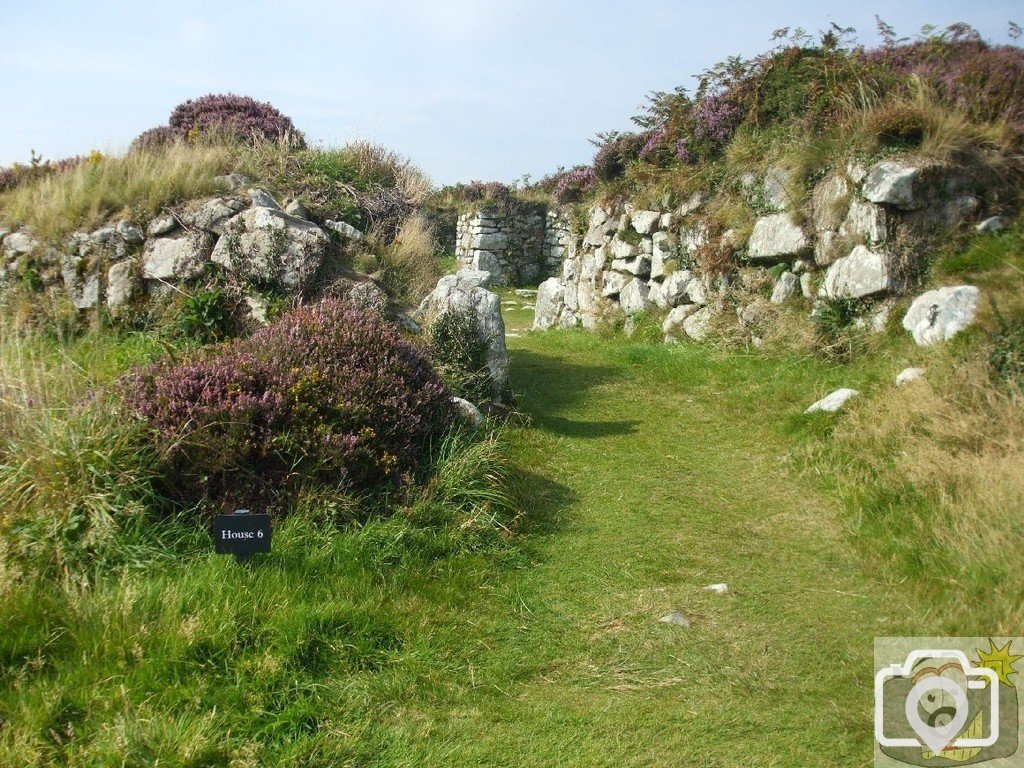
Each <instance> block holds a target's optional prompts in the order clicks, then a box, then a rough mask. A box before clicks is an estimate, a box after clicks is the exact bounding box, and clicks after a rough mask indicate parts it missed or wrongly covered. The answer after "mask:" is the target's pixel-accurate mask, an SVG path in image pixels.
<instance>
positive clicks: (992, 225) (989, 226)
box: [974, 216, 1010, 235]
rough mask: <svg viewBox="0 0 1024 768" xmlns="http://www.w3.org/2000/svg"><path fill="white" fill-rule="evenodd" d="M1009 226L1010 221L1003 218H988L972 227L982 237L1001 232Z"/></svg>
mask: <svg viewBox="0 0 1024 768" xmlns="http://www.w3.org/2000/svg"><path fill="white" fill-rule="evenodd" d="M1009 226H1010V221H1009V219H1007V218H1006V217H1005V216H989V217H988V218H987V219H984V220H983V221H979V222H978V223H977V224H975V225H974V229H975V230H977V231H978V232H980V233H981V234H983V235H991V234H994V233H996V232H1003V231H1004V230H1006V229H1008V228H1009Z"/></svg>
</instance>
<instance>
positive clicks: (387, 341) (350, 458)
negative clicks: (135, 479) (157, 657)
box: [124, 299, 456, 505]
mask: <svg viewBox="0 0 1024 768" xmlns="http://www.w3.org/2000/svg"><path fill="white" fill-rule="evenodd" d="M124 402H125V406H126V408H127V409H128V411H129V412H130V413H131V414H133V415H134V416H135V417H137V418H138V419H141V420H142V421H143V422H144V423H145V424H146V425H147V427H148V434H149V435H150V436H151V439H152V441H153V443H154V444H155V446H156V448H157V449H158V451H159V453H160V455H161V456H163V457H164V458H163V463H164V466H162V468H161V469H162V475H163V477H164V478H166V482H165V489H164V491H165V493H166V494H167V495H168V496H169V497H170V498H172V499H174V500H176V501H179V502H185V503H193V502H196V501H200V500H204V499H205V500H208V501H211V502H214V503H217V504H222V505H230V504H253V503H261V502H262V503H270V502H272V501H274V500H277V501H281V500H285V499H287V498H288V496H289V495H290V493H291V492H293V491H294V490H295V489H296V486H297V485H298V483H299V482H300V481H304V482H312V483H320V482H323V483H339V484H341V485H343V486H345V487H347V488H348V489H350V490H353V491H363V490H367V489H372V488H376V487H381V486H389V485H390V486H393V485H401V484H406V483H408V482H410V481H411V480H412V479H413V478H414V477H415V475H416V472H417V470H418V469H419V468H420V467H421V465H422V462H423V461H424V459H425V458H426V456H427V452H428V449H429V447H430V446H431V444H432V443H434V442H435V441H436V440H438V439H440V438H441V437H442V436H443V435H444V434H445V433H446V431H447V430H448V428H449V426H450V425H451V424H453V423H454V422H455V421H456V414H455V411H454V407H453V404H452V402H451V395H450V393H449V391H448V390H447V388H446V387H445V386H444V384H443V383H442V382H441V380H440V378H439V377H438V375H437V374H436V372H435V371H434V368H433V366H432V364H431V362H430V360H429V358H428V357H427V356H426V354H425V353H424V352H423V351H422V350H420V349H419V348H418V347H416V346H414V345H413V344H411V343H410V342H408V341H406V340H405V339H404V338H402V336H401V335H400V334H399V333H398V331H397V330H396V329H395V328H394V327H393V326H392V325H391V324H389V323H387V322H386V321H384V320H382V319H381V318H379V317H378V316H376V315H374V314H372V313H369V312H367V311H365V310H362V309H360V308H357V307H355V306H353V305H351V304H349V303H347V302H344V301H340V300H333V299H328V300H324V301H322V302H320V303H319V304H315V305H311V306H306V307H302V308H299V309H297V310H294V311H293V312H290V313H288V314H286V315H284V316H282V317H281V318H280V319H279V320H277V321H276V322H274V323H273V324H272V325H270V326H268V327H266V328H264V329H262V330H260V331H258V332H257V333H256V334H254V335H253V336H252V337H250V338H248V339H240V340H235V341H233V342H230V343H228V344H225V345H223V346H220V347H216V348H214V350H213V351H208V352H206V353H200V354H198V355H197V356H195V357H194V358H192V359H190V360H187V361H185V362H182V363H178V364H162V365H156V366H153V367H150V368H147V369H144V370H141V371H138V372H136V373H135V374H134V375H133V377H132V378H131V379H130V380H129V382H128V384H127V385H126V390H125V399H124Z"/></svg>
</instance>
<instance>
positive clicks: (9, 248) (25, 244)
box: [3, 232, 39, 258]
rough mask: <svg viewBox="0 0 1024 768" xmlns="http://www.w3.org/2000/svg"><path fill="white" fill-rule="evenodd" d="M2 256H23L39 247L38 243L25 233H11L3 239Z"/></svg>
mask: <svg viewBox="0 0 1024 768" xmlns="http://www.w3.org/2000/svg"><path fill="white" fill-rule="evenodd" d="M3 245H4V254H5V255H6V256H7V258H13V257H15V256H24V255H25V254H28V253H32V251H34V250H35V249H36V248H38V247H39V241H38V240H36V239H35V238H34V237H32V235H30V234H28V233H27V232H11V233H10V234H9V235H7V236H6V237H5V238H4V243H3Z"/></svg>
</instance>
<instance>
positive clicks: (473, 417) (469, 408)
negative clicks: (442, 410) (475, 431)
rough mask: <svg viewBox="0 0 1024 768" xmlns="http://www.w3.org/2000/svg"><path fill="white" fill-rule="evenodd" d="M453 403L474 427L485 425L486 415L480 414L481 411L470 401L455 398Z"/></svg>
mask: <svg viewBox="0 0 1024 768" xmlns="http://www.w3.org/2000/svg"><path fill="white" fill-rule="evenodd" d="M452 402H453V403H455V405H457V406H458V407H459V412H460V413H461V414H462V415H463V416H464V417H465V418H466V420H467V421H469V423H470V424H472V425H473V426H474V427H479V426H480V425H481V424H483V423H484V415H483V414H482V413H480V409H479V408H477V407H476V406H475V405H473V404H472V403H471V402H469V400H466V399H465V398H464V397H453V398H452Z"/></svg>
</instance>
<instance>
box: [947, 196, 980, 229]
mask: <svg viewBox="0 0 1024 768" xmlns="http://www.w3.org/2000/svg"><path fill="white" fill-rule="evenodd" d="M980 207H981V201H980V200H979V199H978V198H976V197H975V196H974V195H961V196H960V197H956V198H953V199H952V200H949V201H947V202H946V203H945V204H943V206H942V219H943V223H944V224H945V225H946V226H947V227H955V226H957V225H958V224H961V223H962V222H964V221H966V220H967V219H969V218H970V217H971V216H973V215H974V213H975V212H976V211H977V210H978V209H979V208H980Z"/></svg>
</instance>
